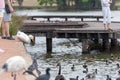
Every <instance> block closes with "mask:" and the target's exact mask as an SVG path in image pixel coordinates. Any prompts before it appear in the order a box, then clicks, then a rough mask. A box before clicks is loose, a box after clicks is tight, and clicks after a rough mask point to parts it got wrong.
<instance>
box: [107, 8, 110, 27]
mask: <svg viewBox="0 0 120 80" xmlns="http://www.w3.org/2000/svg"><path fill="white" fill-rule="evenodd" d="M107 23H108V24H107V28H108V29H110V28H111V12H110V8H109V7H108V8H107Z"/></svg>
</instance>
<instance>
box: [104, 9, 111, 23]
mask: <svg viewBox="0 0 120 80" xmlns="http://www.w3.org/2000/svg"><path fill="white" fill-rule="evenodd" d="M102 10H103V11H102V12H103V23H104V24H108V23H111V12H110V7H102Z"/></svg>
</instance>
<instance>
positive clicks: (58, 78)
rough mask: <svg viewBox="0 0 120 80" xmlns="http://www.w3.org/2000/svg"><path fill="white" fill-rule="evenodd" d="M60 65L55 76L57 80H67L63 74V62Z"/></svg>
mask: <svg viewBox="0 0 120 80" xmlns="http://www.w3.org/2000/svg"><path fill="white" fill-rule="evenodd" d="M57 66H59V71H58V75H57V76H56V77H55V80H66V79H65V77H64V76H63V75H62V74H61V63H58V64H57Z"/></svg>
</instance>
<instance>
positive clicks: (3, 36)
mask: <svg viewBox="0 0 120 80" xmlns="http://www.w3.org/2000/svg"><path fill="white" fill-rule="evenodd" d="M2 39H6V35H5V23H4V22H2Z"/></svg>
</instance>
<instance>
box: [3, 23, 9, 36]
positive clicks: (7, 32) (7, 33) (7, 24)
mask: <svg viewBox="0 0 120 80" xmlns="http://www.w3.org/2000/svg"><path fill="white" fill-rule="evenodd" d="M9 23H10V22H9V21H6V22H4V27H5V34H6V37H10V32H9Z"/></svg>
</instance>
